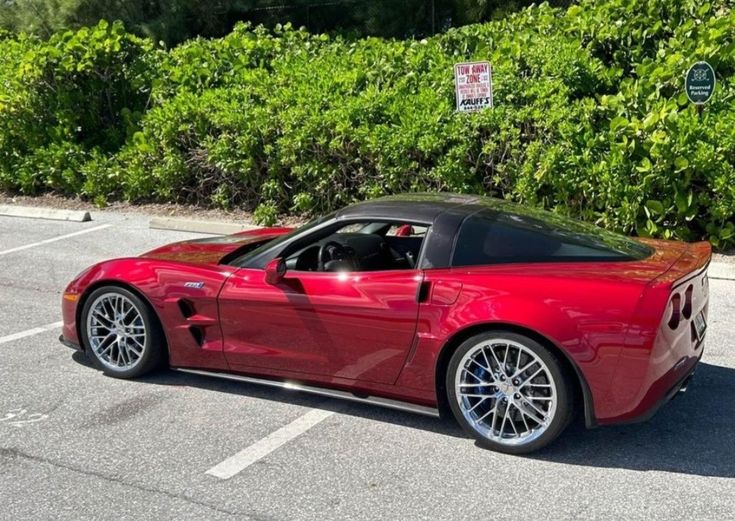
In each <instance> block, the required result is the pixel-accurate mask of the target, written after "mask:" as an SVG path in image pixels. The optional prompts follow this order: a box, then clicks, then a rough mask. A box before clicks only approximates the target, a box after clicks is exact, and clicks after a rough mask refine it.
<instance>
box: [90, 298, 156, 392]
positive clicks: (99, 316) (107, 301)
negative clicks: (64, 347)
mask: <svg viewBox="0 0 735 521" xmlns="http://www.w3.org/2000/svg"><path fill="white" fill-rule="evenodd" d="M81 321H82V323H81V324H80V325H81V328H80V329H81V333H82V342H83V343H84V346H85V349H86V352H87V356H88V357H89V358H90V360H91V361H92V362H93V363H94V364H95V365H96V366H97V367H98V368H100V369H102V371H104V372H105V374H108V375H110V376H115V377H117V378H134V377H136V376H140V375H143V374H145V373H147V372H149V371H151V370H152V369H154V368H155V367H157V366H158V365H160V363H161V362H162V360H163V358H164V349H165V348H164V341H163V332H162V331H161V326H160V325H159V323H158V319H157V317H156V316H155V315H154V314H153V312H152V311H151V309H150V308H149V306H148V305H147V304H146V303H145V302H144V301H143V300H141V299H140V297H138V296H137V295H136V294H134V293H133V292H131V291H129V290H127V289H125V288H122V287H119V286H105V287H101V288H97V289H96V290H94V291H93V292H92V293H91V294H90V295H89V297H88V298H87V299H86V300H85V304H84V308H83V309H82V316H81Z"/></svg>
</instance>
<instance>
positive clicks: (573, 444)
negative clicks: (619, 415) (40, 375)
mask: <svg viewBox="0 0 735 521" xmlns="http://www.w3.org/2000/svg"><path fill="white" fill-rule="evenodd" d="M73 358H74V360H75V361H77V362H78V363H81V364H84V365H87V366H89V365H90V364H89V362H88V361H87V359H86V357H85V356H84V354H83V353H81V352H76V353H74V355H73ZM137 381H139V382H144V383H148V384H153V385H173V386H186V387H196V388H200V389H206V390H208V391H215V392H223V393H228V394H236V395H239V396H246V397H250V398H256V399H258V400H270V401H275V402H280V403H290V404H293V405H299V406H303V407H312V408H319V409H325V410H332V411H335V412H339V413H341V414H347V415H350V416H355V417H359V418H365V419H369V420H374V421H380V422H387V423H391V424H395V425H399V426H402V427H407V428H412V429H420V430H424V431H428V432H432V433H436V434H441V435H445V436H452V437H467V436H466V435H465V434H464V432H463V431H462V429H461V428H460V427H459V426H458V425H457V424H456V423H455V422H454V421H453V420H451V419H439V418H432V417H428V416H422V415H419V414H411V413H408V412H402V411H395V410H390V409H385V408H381V407H379V406H375V405H369V404H361V403H354V402H345V401H342V400H337V399H332V398H324V397H320V396H315V395H310V394H307V393H304V392H298V391H291V390H282V389H276V388H272V387H265V386H261V385H257V384H249V383H245V382H234V381H228V380H222V379H218V378H212V377H207V376H200V375H195V374H190V373H180V372H175V371H160V372H158V373H155V374H152V375H149V376H146V377H143V378H140V379H138V380H137ZM733 413H735V369H732V368H728V367H721V366H716V365H711V364H707V363H700V364H699V366H698V367H697V373H696V375H695V377H694V379H693V382H692V384H691V385H690V387H689V389H688V391H687V392H686V394H684V395H683V396H681V397H680V398H676V399H674V400H672V401H671V402H670V403H668V404H666V405H665V406H664V407H663V408H661V409H660V410H659V412H658V413H657V414H656V415H655V416H654V417H653V418H652V419H650V420H648V421H647V422H644V423H638V424H631V425H621V426H612V427H599V428H596V429H591V430H588V429H586V428H585V427H584V425H583V421H581V418H580V419H579V420H578V421H576V422H574V423H573V424H572V425H570V426H569V428H568V429H567V430H566V431H565V432H564V433H563V434H562V435H561V436H560V438H559V439H558V440H557V441H555V442H554V443H553V444H551V445H550V446H548V447H546V448H545V449H542V450H540V451H538V452H535V453H533V454H530V455H528V456H525V457H527V458H529V459H535V460H539V461H549V462H554V463H564V464H568V465H581V466H586V467H603V468H604V467H609V468H620V469H627V470H640V471H649V470H654V471H666V472H675V473H680V474H692V475H699V476H713V477H724V478H734V477H735V414H733Z"/></svg>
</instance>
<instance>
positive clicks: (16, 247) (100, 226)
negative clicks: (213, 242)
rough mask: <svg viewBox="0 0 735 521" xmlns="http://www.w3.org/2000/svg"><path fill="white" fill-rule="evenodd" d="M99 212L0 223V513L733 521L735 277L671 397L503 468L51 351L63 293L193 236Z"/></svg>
mask: <svg viewBox="0 0 735 521" xmlns="http://www.w3.org/2000/svg"><path fill="white" fill-rule="evenodd" d="M96 217H97V219H96V220H95V221H93V222H89V223H65V222H52V221H40V220H26V219H20V218H9V217H0V297H1V298H0V512H1V514H0V519H9V520H10V519H12V520H20V519H34V520H37V519H74V520H81V519H177V520H180V519H212V520H218V519H223V520H225V519H226V520H231V519H256V520H266V519H274V520H312V519H313V520H326V519H366V520H367V519H381V520H382V519H400V520H410V519H432V520H435V519H452V520H459V519H473V520H480V519H494V520H502V519H508V520H530V519H533V520H543V519H549V520H552V519H553V520H559V519H584V520H593V519H626V520H633V519H641V520H643V519H645V520H650V519H667V520H670V519H677V520H678V519H696V520H704V519H711V520H724V519H735V513H734V510H733V503H734V502H735V341H734V340H733V336H732V331H733V330H735V282H731V281H724V280H711V281H710V287H711V302H710V320H709V330H708V333H707V341H706V347H705V352H704V357H703V360H702V363H701V364H700V366H699V369H698V370H697V374H696V376H695V379H694V382H693V384H692V386H691V387H690V389H689V391H688V392H687V394H686V395H684V396H683V397H681V398H679V399H677V400H674V401H673V402H671V403H670V404H668V405H667V406H665V407H664V408H663V409H662V410H661V411H660V412H659V413H658V415H657V416H655V417H654V418H653V419H652V420H650V421H649V422H647V423H643V424H638V425H629V426H621V427H611V428H600V429H595V430H589V431H588V430H585V429H584V428H583V427H582V426H580V425H578V424H577V425H573V426H572V427H571V428H570V429H569V430H568V431H567V432H566V433H565V434H564V435H562V437H561V438H560V439H559V440H558V441H557V442H556V443H554V444H553V445H552V446H551V447H549V448H548V449H546V450H544V451H542V452H540V453H537V454H535V455H532V456H528V457H517V456H506V455H502V454H497V453H493V452H489V451H486V450H483V449H480V448H478V447H476V446H475V444H474V442H473V441H472V440H470V439H468V438H467V437H465V435H464V434H463V433H462V432H461V430H460V429H459V428H458V427H457V426H456V425H455V424H454V423H453V422H451V421H445V420H439V419H433V418H429V417H423V416H418V415H413V414H410V413H404V412H398V411H390V410H385V409H380V408H378V407H375V406H368V405H361V404H354V403H344V402H340V401H337V400H331V399H325V398H321V397H315V396H310V395H305V394H300V393H296V392H290V391H278V390H273V389H270V388H264V387H259V386H255V385H249V384H244V383H237V382H228V381H220V380H215V379H210V378H206V377H199V376H195V375H188V374H183V373H177V372H172V371H161V372H159V373H157V374H155V375H152V376H149V377H146V378H143V379H140V380H134V381H123V380H115V379H113V378H109V377H106V376H104V375H103V374H101V373H100V372H99V371H97V370H95V369H93V368H92V367H91V366H90V365H89V364H88V363H87V361H86V359H85V358H84V356H83V355H82V354H80V353H75V352H73V351H72V350H70V349H68V348H65V347H63V346H62V345H61V344H59V342H58V336H59V325H58V322H59V321H60V320H61V318H60V299H61V292H62V291H63V289H64V287H65V285H66V283H67V282H68V281H69V280H70V279H71V278H72V277H73V276H74V275H76V274H77V273H78V272H79V271H81V270H82V269H83V268H85V267H87V266H88V265H90V264H92V263H94V262H96V261H99V260H102V259H105V258H110V257H117V256H125V255H135V254H139V253H141V252H143V251H146V250H148V249H151V248H153V247H155V246H158V245H160V244H164V243H167V242H171V241H174V240H180V239H186V238H194V237H197V235H195V234H189V233H174V232H167V231H160V230H149V229H148V221H147V219H146V218H144V217H142V216H127V215H119V214H114V213H107V212H105V213H100V214H99V215H98V216H96ZM315 411H316V412H315ZM253 447H254V448H253ZM249 448H250V449H249ZM241 451H245V453H246V454H245V456H246V457H251V459H252V461H251V462H250V464H247V465H246V466H244V468H242V469H241V470H239V471H237V472H235V473H234V474H233V475H232V476H231V477H229V478H228V479H222V477H218V476H217V472H214V473H213V472H209V473H208V471H210V470H211V469H213V468H216V467H217V465H220V464H221V463H222V462H223V461H228V459H229V458H232V457H233V456H235V455H237V454H238V453H241ZM253 454H257V456H256V457H253ZM240 462H241V463H242V461H240ZM213 474H214V475H213Z"/></svg>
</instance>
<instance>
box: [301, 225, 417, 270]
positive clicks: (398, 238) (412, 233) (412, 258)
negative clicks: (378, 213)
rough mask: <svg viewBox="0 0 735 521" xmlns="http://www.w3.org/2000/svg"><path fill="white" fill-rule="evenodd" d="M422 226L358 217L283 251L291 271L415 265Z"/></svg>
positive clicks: (397, 268)
mask: <svg viewBox="0 0 735 521" xmlns="http://www.w3.org/2000/svg"><path fill="white" fill-rule="evenodd" d="M426 232H427V227H426V226H419V225H414V224H410V223H391V222H380V221H367V222H366V221H362V222H357V223H347V224H345V225H343V226H341V227H340V228H338V229H336V230H335V229H333V230H332V232H331V233H330V234H329V235H327V236H323V235H322V236H320V237H318V238H315V239H314V241H313V242H310V243H309V244H306V245H302V246H301V247H300V248H299V249H298V251H293V252H292V253H287V254H286V266H287V267H288V269H289V270H293V271H347V272H353V271H385V270H402V269H413V268H415V267H416V262H417V260H418V256H419V252H420V251H421V245H422V244H423V241H424V237H425V235H426Z"/></svg>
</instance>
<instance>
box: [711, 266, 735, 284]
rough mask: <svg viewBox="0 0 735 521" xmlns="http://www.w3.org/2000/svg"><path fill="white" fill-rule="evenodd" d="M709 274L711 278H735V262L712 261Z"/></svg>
mask: <svg viewBox="0 0 735 521" xmlns="http://www.w3.org/2000/svg"><path fill="white" fill-rule="evenodd" d="M707 276H708V277H709V278H710V279H720V280H735V264H730V263H727V262H710V264H709V269H708V270H707Z"/></svg>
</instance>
